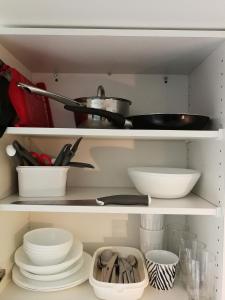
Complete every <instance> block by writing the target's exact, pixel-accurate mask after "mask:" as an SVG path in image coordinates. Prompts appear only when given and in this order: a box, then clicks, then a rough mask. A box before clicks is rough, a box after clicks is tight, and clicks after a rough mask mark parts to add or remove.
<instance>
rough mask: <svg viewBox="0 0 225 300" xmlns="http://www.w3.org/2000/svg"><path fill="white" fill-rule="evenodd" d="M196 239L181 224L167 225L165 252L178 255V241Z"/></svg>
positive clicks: (187, 228)
mask: <svg viewBox="0 0 225 300" xmlns="http://www.w3.org/2000/svg"><path fill="white" fill-rule="evenodd" d="M181 238H183V239H184V240H192V239H196V238H197V235H196V234H194V233H192V232H190V231H189V227H188V226H187V225H183V224H176V223H173V224H169V225H168V226H167V227H166V245H167V250H168V251H171V252H173V253H175V254H176V255H179V249H180V241H181Z"/></svg>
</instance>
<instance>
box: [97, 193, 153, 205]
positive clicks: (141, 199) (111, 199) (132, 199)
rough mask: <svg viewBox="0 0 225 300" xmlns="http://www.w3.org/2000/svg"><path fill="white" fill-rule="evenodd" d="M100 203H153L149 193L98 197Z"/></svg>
mask: <svg viewBox="0 0 225 300" xmlns="http://www.w3.org/2000/svg"><path fill="white" fill-rule="evenodd" d="M96 203H97V204H98V205H109V204H115V205H140V206H148V205H149V204H150V203H151V197H150V196H149V195H113V196H106V197H99V198H97V199H96Z"/></svg>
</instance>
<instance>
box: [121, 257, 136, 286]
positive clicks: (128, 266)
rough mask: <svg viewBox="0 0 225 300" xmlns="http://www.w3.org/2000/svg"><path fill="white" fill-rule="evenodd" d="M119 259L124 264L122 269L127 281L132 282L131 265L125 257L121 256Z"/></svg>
mask: <svg viewBox="0 0 225 300" xmlns="http://www.w3.org/2000/svg"><path fill="white" fill-rule="evenodd" d="M121 260H122V263H123V265H124V269H125V271H126V275H127V280H128V283H134V281H133V280H132V277H131V272H132V271H133V270H132V266H131V265H130V264H129V263H128V262H127V260H126V259H125V258H121Z"/></svg>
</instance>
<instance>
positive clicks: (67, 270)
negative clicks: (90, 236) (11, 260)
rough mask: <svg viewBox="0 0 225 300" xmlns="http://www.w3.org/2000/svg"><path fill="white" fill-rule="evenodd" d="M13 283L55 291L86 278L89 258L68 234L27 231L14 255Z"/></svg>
mask: <svg viewBox="0 0 225 300" xmlns="http://www.w3.org/2000/svg"><path fill="white" fill-rule="evenodd" d="M15 263H16V265H15V266H14V268H13V273H12V278H13V281H14V282H15V283H16V284H17V285H18V286H20V287H22V288H25V289H29V290H33V291H44V292H49V291H57V290H62V289H66V288H70V287H73V286H76V285H78V284H81V283H83V282H84V281H86V280H87V279H88V276H89V272H90V266H91V256H90V255H89V254H87V253H85V252H83V245H82V243H81V242H80V241H79V240H78V239H75V238H74V237H73V235H72V233H70V232H69V231H66V230H64V229H61V228H39V229H35V230H32V231H30V232H27V233H26V234H25V235H24V237H23V245H22V246H21V247H20V248H18V249H17V251H16V253H15Z"/></svg>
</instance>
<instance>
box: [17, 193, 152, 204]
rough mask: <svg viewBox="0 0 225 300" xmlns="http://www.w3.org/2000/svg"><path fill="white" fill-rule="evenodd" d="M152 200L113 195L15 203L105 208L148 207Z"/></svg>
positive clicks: (137, 196)
mask: <svg viewBox="0 0 225 300" xmlns="http://www.w3.org/2000/svg"><path fill="white" fill-rule="evenodd" d="M150 201H151V199H150V198H149V196H146V195H113V196H106V197H99V198H97V199H95V200H94V199H90V200H43V201H41V200H26V201H14V202H13V204H16V205H71V206H76V205H78V206H96V205H97V206H99V205H100V206H103V205H139V206H148V205H149V204H150Z"/></svg>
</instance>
